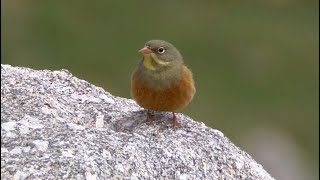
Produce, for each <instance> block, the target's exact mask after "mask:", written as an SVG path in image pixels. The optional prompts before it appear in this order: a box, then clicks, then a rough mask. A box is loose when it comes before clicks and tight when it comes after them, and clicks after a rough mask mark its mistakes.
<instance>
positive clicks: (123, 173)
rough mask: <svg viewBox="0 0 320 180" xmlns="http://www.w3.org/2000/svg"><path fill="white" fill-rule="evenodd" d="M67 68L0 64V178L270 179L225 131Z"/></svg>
mask: <svg viewBox="0 0 320 180" xmlns="http://www.w3.org/2000/svg"><path fill="white" fill-rule="evenodd" d="M177 117H178V119H179V120H180V122H181V123H182V124H183V127H182V128H179V129H176V130H173V128H172V125H171V123H170V121H169V120H168V119H170V118H171V114H170V113H155V114H154V119H156V121H155V122H154V123H153V124H152V125H148V124H146V123H145V122H144V120H145V116H144V111H143V109H142V108H140V107H139V106H138V105H137V104H136V103H135V102H134V101H133V100H131V99H125V98H120V97H115V96H112V95H111V94H110V93H108V92H106V91H104V90H103V89H102V88H100V87H96V86H94V85H92V84H90V83H88V82H86V81H84V80H80V79H78V78H76V77H74V76H73V75H72V74H71V73H69V72H68V71H66V70H61V71H49V70H42V71H38V70H32V69H28V68H23V67H12V66H10V65H2V67H1V179H12V178H13V179H117V178H118V179H228V180H229V179H252V180H257V179H273V177H271V176H270V175H269V174H268V173H267V172H266V171H265V170H264V169H263V167H262V166H261V165H259V164H258V163H256V162H255V161H254V160H253V159H252V158H251V157H250V156H249V155H248V154H247V153H246V152H244V151H242V150H240V149H239V148H238V147H236V146H235V145H234V144H233V143H232V142H230V141H229V140H228V138H227V137H225V136H224V135H223V133H222V132H220V131H218V130H215V129H212V128H209V127H207V126H205V124H203V123H201V122H197V121H194V120H192V119H191V118H190V117H188V116H186V115H183V114H178V116H177Z"/></svg>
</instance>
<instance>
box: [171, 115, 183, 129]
mask: <svg viewBox="0 0 320 180" xmlns="http://www.w3.org/2000/svg"><path fill="white" fill-rule="evenodd" d="M172 115H173V117H172V124H173V129H176V127H181V124H180V123H179V122H178V121H177V117H176V114H175V113H174V112H172Z"/></svg>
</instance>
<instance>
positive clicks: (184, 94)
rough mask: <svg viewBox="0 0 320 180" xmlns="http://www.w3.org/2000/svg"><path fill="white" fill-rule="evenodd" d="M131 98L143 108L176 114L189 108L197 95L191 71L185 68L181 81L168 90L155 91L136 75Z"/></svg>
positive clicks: (133, 76) (133, 77)
mask: <svg viewBox="0 0 320 180" xmlns="http://www.w3.org/2000/svg"><path fill="white" fill-rule="evenodd" d="M131 83H132V84H131V96H132V97H133V99H134V100H135V101H136V102H137V103H138V104H139V105H140V106H141V107H143V108H145V109H150V110H154V111H171V112H175V111H177V110H180V109H182V108H184V107H185V106H187V105H188V104H189V102H190V101H191V100H192V98H193V95H194V94H195V87H194V81H193V78H192V73H191V71H190V70H189V69H188V68H187V67H186V66H183V68H182V71H181V79H180V80H179V81H177V82H176V83H174V84H172V85H171V86H170V87H168V88H166V89H161V90H159V89H154V88H152V87H150V86H149V85H148V84H146V83H144V82H141V81H140V80H139V78H138V77H137V75H136V74H133V75H132V79H131Z"/></svg>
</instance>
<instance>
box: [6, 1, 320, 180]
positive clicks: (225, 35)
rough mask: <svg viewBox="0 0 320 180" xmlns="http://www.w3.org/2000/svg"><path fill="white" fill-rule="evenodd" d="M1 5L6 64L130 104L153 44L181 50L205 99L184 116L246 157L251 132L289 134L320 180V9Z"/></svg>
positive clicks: (295, 5) (230, 4) (235, 4)
mask: <svg viewBox="0 0 320 180" xmlns="http://www.w3.org/2000/svg"><path fill="white" fill-rule="evenodd" d="M1 5H2V6H1V25H2V26H1V63H3V64H11V65H17V66H26V67H31V68H35V69H51V70H56V69H62V68H63V69H68V70H69V71H70V72H71V73H73V74H74V75H75V76H77V77H79V78H82V79H85V80H87V81H89V82H91V83H93V84H95V85H97V86H101V87H103V88H104V89H105V90H106V91H109V92H111V93H112V94H114V95H117V96H122V97H127V98H130V94H129V89H130V74H131V71H132V70H133V68H134V66H135V65H136V64H137V63H138V62H139V60H140V59H141V57H140V55H139V54H138V53H137V51H138V50H139V49H140V48H141V47H142V46H143V45H144V42H146V41H147V40H150V39H164V40H167V41H169V42H172V43H173V44H174V45H175V46H176V47H178V49H179V50H180V51H181V53H182V54H183V56H184V58H185V62H186V63H187V65H188V66H189V67H190V68H191V69H192V71H193V73H194V78H195V80H196V86H197V94H196V96H195V97H194V100H193V102H192V103H191V104H190V105H189V106H188V107H187V108H186V109H185V110H183V113H186V114H188V115H189V116H191V117H193V118H194V119H196V120H199V121H203V122H205V123H206V124H207V125H208V126H211V127H213V128H216V129H219V130H221V131H222V132H224V133H225V135H226V136H227V137H229V138H230V139H231V140H232V141H233V142H235V144H237V145H238V146H240V147H241V148H243V149H245V150H247V148H246V146H245V145H244V144H242V143H241V142H242V140H243V138H244V137H245V136H246V135H248V132H251V131H252V130H254V129H255V128H257V127H263V126H268V127H276V128H277V129H281V131H283V132H285V134H287V135H288V136H290V137H291V138H292V139H293V140H294V141H293V142H294V143H296V144H297V147H298V148H299V149H301V151H302V152H303V154H302V155H301V157H302V159H304V160H305V161H306V162H307V163H308V165H309V166H310V167H311V169H310V172H311V174H312V176H313V177H319V174H318V168H319V147H318V146H319V142H318V140H319V120H318V118H319V112H318V107H319V100H318V98H319V93H318V91H319V78H318V74H319V68H318V65H319V51H318V48H319V28H318V25H319V5H318V1H316V0H306V1H297V0H270V1H266V0H258V1H249V0H246V1H213V0H207V1H169V0H163V1H121V0H120V1H100V0H93V1H74V0H70V1H59V0H58V1H36V0H29V1H1ZM270 130H271V131H272V128H271V129H270ZM258 135H259V133H258ZM252 143H254V142H252ZM260 143H263V142H260ZM258 145H259V144H257V146H258ZM270 148H271V150H274V151H276V149H277V147H270ZM248 151H249V153H250V150H249V149H248ZM260 163H262V165H264V163H263V162H260ZM284 164H285V162H284ZM266 169H267V170H268V168H266ZM270 173H271V174H273V172H270Z"/></svg>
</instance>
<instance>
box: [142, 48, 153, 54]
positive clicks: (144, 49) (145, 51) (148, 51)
mask: <svg viewBox="0 0 320 180" xmlns="http://www.w3.org/2000/svg"><path fill="white" fill-rule="evenodd" d="M151 52H152V51H151V49H149V48H148V47H144V48H142V49H140V50H139V53H142V54H150V53H151Z"/></svg>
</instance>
